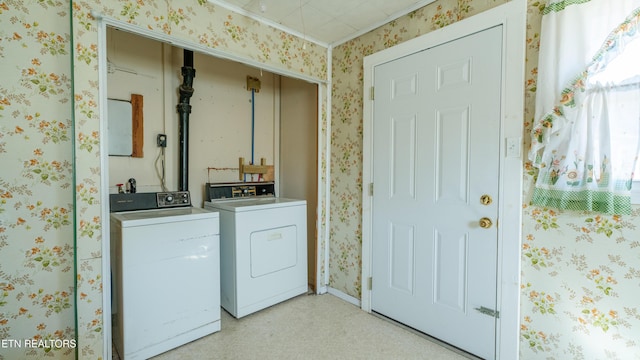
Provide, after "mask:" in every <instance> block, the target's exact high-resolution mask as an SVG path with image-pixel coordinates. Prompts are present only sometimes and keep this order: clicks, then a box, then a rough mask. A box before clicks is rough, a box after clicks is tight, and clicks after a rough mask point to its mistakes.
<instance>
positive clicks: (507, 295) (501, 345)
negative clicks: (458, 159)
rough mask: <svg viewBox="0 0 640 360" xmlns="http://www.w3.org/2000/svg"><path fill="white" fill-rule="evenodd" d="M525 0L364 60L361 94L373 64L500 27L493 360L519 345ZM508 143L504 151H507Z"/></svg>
mask: <svg viewBox="0 0 640 360" xmlns="http://www.w3.org/2000/svg"><path fill="white" fill-rule="evenodd" d="M526 14H527V3H526V0H512V1H510V2H508V3H506V4H504V5H500V6H498V7H495V8H493V9H490V10H487V11H484V12H482V13H480V14H478V15H475V16H472V17H470V18H467V19H465V20H461V21H459V22H456V23H454V24H452V25H449V26H447V27H444V28H442V29H438V30H435V31H432V32H430V33H427V34H425V35H422V36H420V37H418V38H415V39H412V40H409V41H406V42H404V43H402V44H399V45H396V46H394V47H392V48H389V49H386V50H383V51H380V52H378V53H375V54H372V55H370V56H367V57H365V58H364V94H367V95H366V96H368V94H369V93H370V89H371V87H372V85H373V80H374V69H375V67H376V66H377V65H380V64H383V63H386V62H389V61H392V60H395V59H398V58H400V57H403V56H407V55H410V54H412V53H415V52H418V51H421V50H424V49H428V48H431V47H434V46H437V45H440V44H443V43H445V42H448V41H452V40H455V39H458V38H460V37H463V36H465V35H468V34H472V33H475V32H479V31H482V30H485V29H488V28H491V27H494V26H498V25H502V26H503V29H504V31H503V51H502V86H501V91H502V94H501V95H502V99H501V113H502V116H501V119H500V139H501V144H500V175H499V177H500V178H499V204H498V207H499V209H498V223H499V227H498V279H497V284H498V294H497V299H498V309H497V310H498V311H500V317H499V319H498V321H497V328H496V331H497V333H496V358H498V359H499V358H503V359H517V358H518V353H519V342H520V337H519V334H520V252H521V251H520V250H521V241H522V230H521V224H522V183H523V174H522V171H523V155H522V154H523V151H522V149H521V148H522V145H521V144H522V134H523V126H524V81H525V80H524V65H525V39H526ZM372 139H373V101H372V100H371V99H365V101H364V113H363V172H362V183H363V186H362V188H363V192H362V281H363V284H362V309H363V310H365V311H368V312H371V290H370V289H369V288H368V287H367V283H368V279H369V277H370V276H371V266H372V253H371V241H372V238H371V232H372V215H373V214H372V211H371V209H372V203H371V200H372V197H371V196H370V195H369V184H370V183H371V182H372V181H373V171H372V170H373V157H372V154H373V147H372V146H373V142H372ZM507 142H509V145H510V147H509V149H508V148H507Z"/></svg>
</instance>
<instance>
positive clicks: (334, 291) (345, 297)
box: [328, 287, 360, 307]
mask: <svg viewBox="0 0 640 360" xmlns="http://www.w3.org/2000/svg"><path fill="white" fill-rule="evenodd" d="M328 292H329V294H331V295H333V296H336V297H339V298H340V299H342V300H344V301H346V302H348V303H351V304H353V305H355V306H357V307H360V299H356V298H354V297H353V296H351V295H349V294H345V293H343V292H342V291H340V290H338V289H334V288H332V287H329V288H328Z"/></svg>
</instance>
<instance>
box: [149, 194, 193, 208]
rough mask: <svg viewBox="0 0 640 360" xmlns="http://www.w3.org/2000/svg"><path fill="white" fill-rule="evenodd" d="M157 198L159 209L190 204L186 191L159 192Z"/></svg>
mask: <svg viewBox="0 0 640 360" xmlns="http://www.w3.org/2000/svg"><path fill="white" fill-rule="evenodd" d="M157 199H158V208H159V209H161V208H170V207H179V206H190V205H191V196H190V195H189V192H188V191H170V192H159V193H158V194H157Z"/></svg>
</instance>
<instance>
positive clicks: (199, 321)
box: [111, 207, 220, 360]
mask: <svg viewBox="0 0 640 360" xmlns="http://www.w3.org/2000/svg"><path fill="white" fill-rule="evenodd" d="M219 241H220V238H219V216H218V213H216V212H211V211H208V210H204V209H199V208H193V207H188V208H171V209H160V210H145V211H130V212H121V213H112V214H111V244H112V260H111V261H112V263H111V264H112V265H111V269H112V274H113V292H114V296H113V299H114V309H115V311H116V312H115V314H114V315H115V316H114V322H113V338H114V344H115V346H116V349H117V350H118V353H119V354H120V356H121V358H122V359H127V360H128V359H146V358H149V357H152V356H155V355H157V354H160V353H163V352H165V351H167V350H170V349H173V348H175V347H178V346H180V345H183V344H185V343H188V342H190V341H193V340H195V339H198V338H200V337H202V336H205V335H208V334H211V333H214V332H216V331H219V330H220V287H219V276H220V275H219V274H220V273H219V271H220V267H219V256H220V249H219Z"/></svg>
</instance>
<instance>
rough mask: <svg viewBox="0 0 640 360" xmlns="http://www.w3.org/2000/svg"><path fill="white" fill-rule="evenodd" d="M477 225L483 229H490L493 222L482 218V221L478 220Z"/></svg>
mask: <svg viewBox="0 0 640 360" xmlns="http://www.w3.org/2000/svg"><path fill="white" fill-rule="evenodd" d="M479 223H480V227H481V228H483V229H488V228H490V227H491V225H493V221H491V219H489V218H488V217H483V218H482V219H480V221H479Z"/></svg>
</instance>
